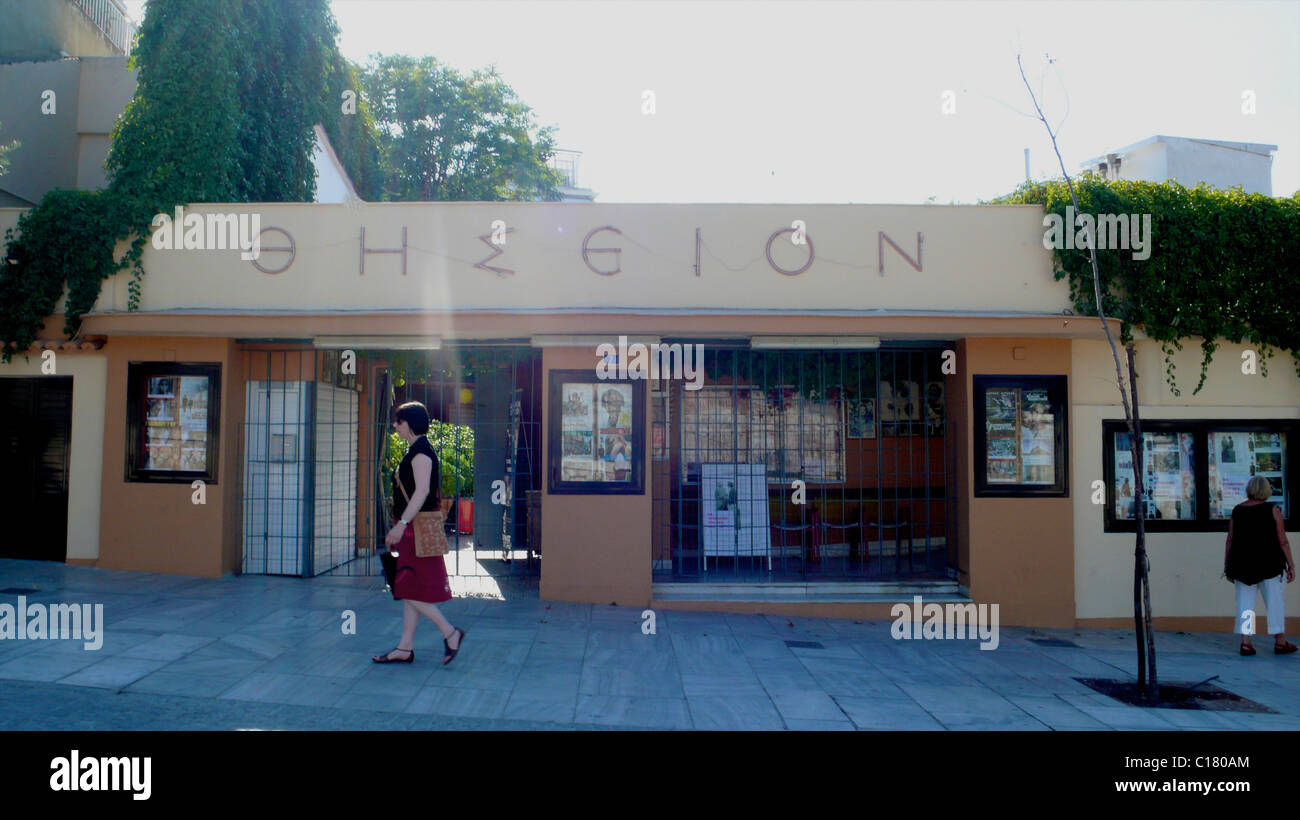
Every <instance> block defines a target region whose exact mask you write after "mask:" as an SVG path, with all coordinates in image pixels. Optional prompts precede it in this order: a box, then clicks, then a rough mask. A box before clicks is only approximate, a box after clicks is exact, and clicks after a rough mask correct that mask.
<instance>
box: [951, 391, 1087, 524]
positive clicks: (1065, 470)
mask: <svg viewBox="0 0 1300 820" xmlns="http://www.w3.org/2000/svg"><path fill="white" fill-rule="evenodd" d="M1068 381H1069V380H1068V378H1067V377H1065V376H1000V375H985V376H974V377H973V378H972V384H971V402H972V404H973V410H974V413H973V414H972V416H973V419H974V430H973V432H974V435H973V436H972V439H973V441H974V446H975V453H974V455H975V457H974V459H973V467H974V470H975V485H974V487H975V492H974V495H975V496H976V497H977V498H1066V497H1069V495H1070V447H1069V443H1070V436H1069V412H1068V408H1069V385H1068ZM990 388H994V389H997V388H1019V389H1021V390H1046V391H1047V397H1048V400H1049V401H1050V402H1051V403H1052V447H1053V450H1054V453H1053V456H1052V458H1053V462H1052V463H1053V466H1054V468H1055V470H1054V481H1053V482H1052V483H1051V484H1012V483H1007V484H1001V483H997V482H989V480H988V464H987V458H988V428H987V427H986V426H985V425H986V421H985V411H986V406H985V393H986V392H987V391H988V390H989V389H990ZM1017 435H1018V432H1017Z"/></svg>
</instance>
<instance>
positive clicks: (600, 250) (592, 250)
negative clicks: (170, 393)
mask: <svg viewBox="0 0 1300 820" xmlns="http://www.w3.org/2000/svg"><path fill="white" fill-rule="evenodd" d="M603 231H608V232H610V233H613V234H615V235H616V236H622V235H623V231H621V230H619V229H618V228H616V227H614V226H613V225H601V226H600V227H597V228H592V229H591V230H590V231H588V232H587V235H586V236H584V237H583V239H582V247H581V249H580V250H581V254H582V261H583V264H585V265H586V266H587V268H588V270H590V271H591V272H592V273H594V274H596V275H597V276H615V275H617V274H620V273H622V272H623V261H622V253H623V249H622V248H621V247H592V244H591V243H592V240H593V239H594V238H595V236H596V234H598V233H601V232H603ZM272 232H274V233H277V234H280V235H282V236H283V237H284V238H285V240H286V244H283V245H278V244H277V245H262V246H261V253H262V254H263V255H265V254H268V253H287V254H289V258H288V260H287V261H285V262H284V263H283V264H282V265H280V267H270V266H267V265H264V264H262V261H261V260H259V259H251V260H248V261H250V263H251V264H252V265H253V266H254V267H255V268H257V269H258V270H259V271H261V272H262V273H267V274H278V273H284V272H285V271H286V270H288V269H289V268H290V267H291V266H292V265H293V261H294V258H295V256H296V255H297V245H296V243H295V241H294V238H293V234H291V233H289V232H288V231H287V230H285V229H284V228H277V227H268V228H263V229H262V230H261V232H260V233H259V234H258V237H259V238H260V237H261V236H264V235H266V234H268V233H272ZM514 232H515V229H514V228H509V227H507V228H504V230H501V231H498V232H496V233H489V234H481V235H478V236H477V239H478V240H479V241H480V242H482V243H483V244H484V245H486V246H487V247H488V248H489V249H490V250H491V254H489V255H488V256H486V257H484V258H483V259H481V260H479V261H477V262H475V263H474V264H473V267H475V268H477V269H478V270H483V271H488V272H491V273H495V274H496V275H497V276H498V277H500V278H505V277H507V276H513V275H514V274H515V271H514V270H513V269H511V268H505V267H497V266H496V265H489V264H488V263H489V262H491V261H493V260H494V259H496V258H497V257H500V256H503V255H504V254H505V253H506V251H507V246H506V244H505V241H504V236H505V234H511V233H514ZM791 234H793V235H794V236H795V237H796V238H798V239H802V241H797V242H795V243H794V247H800V246H805V247H806V249H807V250H806V252H807V259H805V260H804V262H803V264H802V265H801V266H799V267H797V268H787V267H782V265H781V264H778V262H777V260H776V259H775V258H773V256H772V247H773V245H774V244H775V243H776V241H777V240H778V239H781V238H782V237H784V236H787V235H791ZM401 237H402V244H401V246H400V247H395V248H371V247H368V246H367V245H366V229H365V228H364V227H363V228H361V235H360V242H359V246H360V247H359V259H360V272H359V275H361V276H365V275H366V256H367V255H369V254H400V255H401V257H402V264H401V271H402V275H403V276H405V275H406V258H407V256H406V254H407V247H408V246H407V239H406V226H405V225H403V226H402V233H401ZM494 238H495V239H496V240H498V241H493V240H494ZM702 241H703V238H702V232H701V229H700V228H696V229H695V264H694V266H693V267H692V270H693V271H694V273H695V276H696V277H700V276H703V269H702V267H701V265H700V247H701V244H702ZM923 241H924V237H923V236H922V235H921V232H920V231H917V232H916V257H915V258H913V257H912V255H911V254H909V253H908V252H907V251H906V250H904V249H903V247H902V246H901V245H899V244H898V243H897V242H895V241H894V239H893V238H892V237H890V236H889V234H887V233H885V232H884V231H877V232H876V246H877V260H878V265H879V271H880V275H881V276H884V275H885V246H886V245H888V246H889V247H890V248H892V249H893V250H894V252H895V253H897V254H898V255H899V256H901V257H902V258H903V260H904V261H905V262H907V264H908V265H910V266H911V267H912V268H913V269H915V270H916V272H917V273H921V272H923V270H922V266H921V245H922V242H923ZM517 247H518V246H517V245H515V246H512V247H511V248H510V249H511V250H514V249H516V248H517ZM803 252H804V251H803V250H800V254H802V253H803ZM787 253H788V252H787ZM593 254H613V257H614V259H613V267H612V268H609V267H608V266H605V267H604V268H602V267H598V266H597V265H595V264H594V263H593V260H592V255H593ZM764 254H765V256H766V257H767V264H768V266H769V267H770V268H771V269H772V270H773V271H775V272H777V273H779V274H781V275H782V276H788V277H795V276H800V275H802V274H804V273H806V272H807V271H808V270H809V269H810V268H811V267H812V265H813V262H814V261H815V260H816V258H817V251H816V249H815V248H814V246H813V239H812V234H811V233H808V232H806V231H804V230H803V229H797V228H793V227H789V228H779V229H777V230H776V231H775V232H773V233H772V234H771V235H769V236H768V237H767V244H766V245H765V246H764ZM503 261H504V260H503ZM787 264H788V263H787Z"/></svg>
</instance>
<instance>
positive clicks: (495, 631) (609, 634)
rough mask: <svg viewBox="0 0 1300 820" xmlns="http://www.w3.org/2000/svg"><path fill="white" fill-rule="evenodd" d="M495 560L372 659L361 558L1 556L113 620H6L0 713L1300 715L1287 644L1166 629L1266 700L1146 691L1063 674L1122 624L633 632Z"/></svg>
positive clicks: (1190, 723) (675, 718) (173, 725)
mask: <svg viewBox="0 0 1300 820" xmlns="http://www.w3.org/2000/svg"><path fill="white" fill-rule="evenodd" d="M491 580H492V579H486V580H482V579H480V582H479V583H477V586H476V588H475V590H474V591H473V592H472V595H471V596H469V597H458V598H456V599H454V600H452V601H450V602H448V603H447V604H445V605H442V607H441V608H442V610H443V612H444V614H445V615H446V616H447V617H448V618H449V619H450V620H451V621H452V622H453V623H454V624H455V625H457V626H459V627H461V628H463V629H465V630H466V633H467V636H468V637H467V639H466V644H465V650H464V651H463V652H462V653H461V654H460V655H458V656H457V658H456V662H455V663H454V664H452V665H451V666H447V667H444V666H442V664H441V660H442V650H443V646H442V637H441V635H439V634H438V632H437V630H436V629H435V628H434V627H433V625H432V624H427V623H424V622H423V621H422V622H421V625H420V627H419V630H418V631H417V633H416V639H415V649H416V660H415V662H414V663H412V664H409V665H408V664H390V665H384V666H377V665H375V664H373V663H371V662H370V656H371V655H373V654H376V653H382V652H384V651H386V650H387V649H388V648H390V647H391V646H393V645H395V643H396V641H397V640H398V637H399V635H400V632H401V605H400V604H399V603H397V602H394V601H393V600H392V599H391V596H389V595H387V594H386V593H383V592H382V589H381V586H380V584H378V582H377V580H376V579H373V578H346V577H338V578H334V577H330V578H319V579H314V580H306V579H294V578H273V577H261V576H243V577H238V578H235V577H228V578H222V579H196V578H187V577H182V576H168V575H161V574H152V573H132V572H124V571H107V570H96V569H92V568H86V567H69V566H65V565H61V564H51V563H45V562H27V561H16V560H9V559H4V560H0V588H6V587H25V588H35V589H36V590H37V591H36V592H34V593H30V594H27V595H25V598H26V600H27V601H28V602H29V603H33V602H34V603H43V604H52V603H73V602H76V603H86V604H95V603H103V604H104V610H103V612H104V620H105V624H104V625H102V626H101V637H102V647H101V648H100V649H99V650H86V649H85V648H84V646H83V642H82V641H74V640H23V641H18V640H0V730H8V729H83V730H84V729H92V730H93V729H122V728H128V729H149V728H154V729H218V728H266V729H284V728H298V729H322V728H323V729H445V728H451V729H456V728H460V729H520V728H524V729H542V730H551V731H554V730H557V729H565V730H568V729H581V730H588V731H590V730H600V729H618V730H624V729H658V730H665V729H667V730H672V729H699V730H722V731H728V730H732V731H770V730H783V729H784V730H791V731H836V730H929V731H943V730H951V731H964V730H990V729H991V730H1006V731H1106V730H1122V731H1143V730H1188V731H1214V730H1226V731H1233V730H1252V731H1253V730H1260V731H1268V730H1283V731H1297V730H1300V697H1298V696H1297V695H1296V692H1297V691H1300V658H1297V657H1296V656H1288V657H1274V656H1272V655H1271V654H1270V653H1269V652H1268V651H1267V649H1266V648H1265V649H1264V650H1263V651H1261V653H1260V654H1259V655H1258V656H1255V657H1253V658H1242V657H1240V656H1238V655H1237V654H1236V637H1235V636H1232V635H1226V634H1225V635H1215V634H1201V633H1183V632H1174V633H1163V632H1162V633H1158V635H1157V648H1158V650H1159V652H1160V654H1159V661H1160V664H1161V665H1160V672H1161V679H1162V680H1166V681H1170V680H1180V681H1199V680H1204V679H1206V678H1209V677H1211V676H1213V675H1218V676H1219V677H1218V679H1217V680H1215V681H1214V683H1215V684H1216V685H1218V686H1220V687H1222V688H1225V689H1228V690H1229V691H1233V692H1235V693H1237V694H1239V695H1241V696H1243V697H1248V698H1251V699H1253V700H1256V701H1257V702H1259V703H1261V704H1264V705H1266V706H1268V707H1271V708H1272V709H1274V710H1276V714H1255V713H1245V712H1212V711H1184V710H1171V709H1147V708H1140V707H1134V706H1128V705H1125V704H1122V703H1120V702H1119V701H1116V700H1113V699H1111V698H1109V697H1106V696H1104V695H1101V694H1099V693H1096V692H1093V691H1092V690H1090V689H1088V688H1087V687H1086V686H1084V685H1083V684H1081V683H1079V682H1078V681H1076V680H1075V678H1077V677H1107V678H1131V677H1132V675H1133V673H1134V671H1135V668H1136V657H1135V652H1134V648H1133V636H1132V634H1131V632H1126V631H1123V630H1115V631H1111V630H1095V629H1087V630H1085V629H1080V630H1044V629H1032V628H1025V627H1004V628H1002V629H1001V630H1000V633H999V646H998V648H997V649H996V650H993V651H987V650H981V649H980V648H979V642H978V641H972V640H967V641H932V640H894V639H893V638H892V637H891V634H890V626H891V622H890V621H886V620H849V619H829V618H798V617H786V616H775V615H736V614H731V613H711V612H688V611H676V610H658V611H656V613H655V614H656V619H655V631H654V632H653V633H651V634H647V633H646V632H643V631H642V624H643V620H642V617H641V615H642V612H643V610H642V609H641V608H638V607H627V606H608V605H584V604H572V603H563V602H551V601H542V600H540V599H539V598H538V594H537V589H536V584H535V583H532V584H531V585H529V584H522V585H517V586H518V588H516V587H513V586H511V584H510V582H509V581H510V579H496V580H495V582H493V583H489V581H491ZM462 586H463V585H462ZM480 588H481V589H480ZM489 589H496V590H500V593H499V594H495V595H494V594H492V593H489V592H487V591H486V590H489ZM3 603H8V604H16V603H17V594H0V604H3ZM345 611H347V612H350V613H351V614H352V615H353V616H355V618H354V621H353V623H354V625H355V633H345V632H344V629H343V624H344V623H345V622H346V621H345V619H344V617H343V616H344V613H345ZM1035 638H1055V639H1058V640H1064V641H1069V642H1071V643H1072V644H1073V646H1064V647H1052V646H1043V645H1041V644H1037V643H1035V642H1034V639H1035ZM787 642H795V643H794V644H793V645H792V644H791V643H787ZM801 642H802V643H801ZM810 644H811V645H810ZM16 703H21V704H22V708H12V707H11V705H12V704H16Z"/></svg>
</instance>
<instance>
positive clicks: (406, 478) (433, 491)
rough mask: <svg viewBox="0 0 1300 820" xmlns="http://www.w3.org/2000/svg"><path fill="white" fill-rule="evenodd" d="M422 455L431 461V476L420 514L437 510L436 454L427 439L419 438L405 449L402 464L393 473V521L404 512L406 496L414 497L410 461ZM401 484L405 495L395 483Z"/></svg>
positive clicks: (413, 477) (413, 471) (413, 473)
mask: <svg viewBox="0 0 1300 820" xmlns="http://www.w3.org/2000/svg"><path fill="white" fill-rule="evenodd" d="M419 454H423V455H426V456H428V457H429V458H431V459H433V474H432V475H430V476H429V497H428V498H426V499H424V504H423V506H421V507H420V510H421V512H433V511H435V510H437V509H438V454H437V453H435V452H434V451H433V445H432V444H430V443H429V439H427V438H425V437H424V436H420V437H419V438H417V439H416V440H415V442H414V443H413V444H412V445H411V446H410V447H409V448H408V449H407V451H406V455H405V456H404V457H403V458H402V463H401V464H399V465H397V472H395V473H393V518H394V520H395V519H396V518H397V517H398V516H400V515H402V514H403V513H404V512H406V504H407V496H413V495H415V469H414V468H413V467H411V461H412V459H414V458H415V457H416V456H417V455H419ZM399 481H400V482H402V485H403V486H405V487H406V494H405V495H403V494H402V490H401V488H400V487H398V486H397V482H399Z"/></svg>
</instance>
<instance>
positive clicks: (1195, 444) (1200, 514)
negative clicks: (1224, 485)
mask: <svg viewBox="0 0 1300 820" xmlns="http://www.w3.org/2000/svg"><path fill="white" fill-rule="evenodd" d="M1127 432H1128V424H1127V423H1126V422H1124V421H1122V420H1106V421H1103V422H1102V423H1101V446H1102V464H1101V467H1102V478H1103V480H1104V481H1105V483H1106V504H1105V509H1104V510H1103V512H1102V518H1103V531H1104V532H1116V533H1119V532H1136V531H1137V522H1136V521H1135V520H1133V519H1131V518H1116V517H1115V447H1114V435H1115V434H1116V433H1127ZM1142 432H1143V433H1144V434H1145V433H1191V434H1192V455H1193V457H1194V459H1195V461H1196V465H1195V469H1194V470H1193V475H1194V477H1195V479H1196V518H1194V519H1161V518H1148V519H1146V523H1145V525H1144V527H1145V529H1146V531H1147V532H1227V531H1228V521H1229V519H1227V518H1210V462H1209V438H1210V436H1209V434H1210V433H1211V432H1216V433H1271V432H1280V433H1286V435H1287V444H1286V461H1287V467H1286V487H1287V492H1288V494H1289V495H1290V497H1291V498H1290V500H1291V516H1290V517H1289V518H1285V519H1284V520H1283V526H1284V527H1285V528H1286V529H1287V530H1288V531H1293V530H1296V529H1300V516H1297V514H1296V506H1297V502H1296V497H1295V492H1296V491H1295V487H1296V481H1298V480H1300V468H1298V467H1297V465H1296V458H1297V457H1300V421H1297V420H1296V419H1199V418H1196V419H1151V420H1147V419H1142ZM1242 500H1243V501H1244V500H1245V499H1242Z"/></svg>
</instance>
